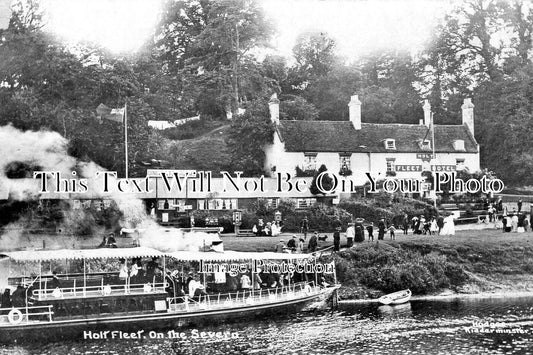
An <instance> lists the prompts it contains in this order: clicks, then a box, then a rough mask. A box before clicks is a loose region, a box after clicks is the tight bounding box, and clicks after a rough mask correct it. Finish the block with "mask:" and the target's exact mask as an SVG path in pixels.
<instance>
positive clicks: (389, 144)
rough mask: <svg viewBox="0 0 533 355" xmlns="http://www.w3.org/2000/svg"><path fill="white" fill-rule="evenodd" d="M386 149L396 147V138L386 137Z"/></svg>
mask: <svg viewBox="0 0 533 355" xmlns="http://www.w3.org/2000/svg"><path fill="white" fill-rule="evenodd" d="M384 142H385V149H396V140H394V139H390V138H388V139H385V141H384Z"/></svg>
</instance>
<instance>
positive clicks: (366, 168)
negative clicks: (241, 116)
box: [264, 95, 480, 185]
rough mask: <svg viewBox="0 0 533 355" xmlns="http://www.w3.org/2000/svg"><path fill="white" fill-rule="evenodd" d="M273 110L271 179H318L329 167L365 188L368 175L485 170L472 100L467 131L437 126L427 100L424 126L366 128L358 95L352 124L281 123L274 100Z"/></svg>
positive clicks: (351, 108)
mask: <svg viewBox="0 0 533 355" xmlns="http://www.w3.org/2000/svg"><path fill="white" fill-rule="evenodd" d="M269 104H270V114H271V119H272V121H273V122H274V123H275V125H276V133H275V134H274V142H273V144H270V145H268V146H266V147H265V154H266V159H265V166H264V168H265V172H267V173H269V174H271V175H272V174H273V173H277V172H283V173H284V172H286V173H289V174H291V175H293V174H297V170H299V173H300V174H301V173H302V171H304V172H306V173H307V174H312V172H313V171H315V170H317V169H318V168H319V167H320V165H322V164H324V165H325V166H326V167H327V168H328V171H329V172H330V173H334V174H338V175H342V176H346V177H347V178H349V179H350V180H352V181H354V182H355V183H356V184H359V185H363V184H364V183H365V182H367V181H368V178H367V176H366V173H370V174H371V175H372V176H373V177H375V178H376V179H382V178H385V177H386V176H390V175H393V176H396V177H398V178H414V179H420V178H421V176H422V172H423V171H448V172H450V171H458V170H464V169H466V170H468V171H469V172H475V171H478V170H480V164H479V145H478V144H477V142H476V140H475V138H474V105H473V104H472V102H471V100H470V99H465V100H464V104H463V106H462V109H463V114H462V125H432V124H431V107H430V105H429V102H427V100H426V101H425V104H424V106H423V108H424V119H423V120H421V121H420V124H418V125H416V124H392V123H391V124H375V123H363V122H361V102H360V101H359V98H358V96H357V95H354V96H352V98H351V101H350V103H349V105H348V106H349V117H350V120H349V121H290V120H282V121H280V120H279V101H278V100H277V98H276V97H275V96H273V98H272V99H271V100H270V103H269ZM297 167H298V169H297Z"/></svg>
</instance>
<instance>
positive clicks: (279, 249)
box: [274, 231, 340, 254]
mask: <svg viewBox="0 0 533 355" xmlns="http://www.w3.org/2000/svg"><path fill="white" fill-rule="evenodd" d="M318 238H319V235H318V231H315V232H314V233H313V234H312V235H311V237H310V238H309V242H308V244H307V252H308V253H314V252H315V251H317V248H318ZM339 240H340V237H339ZM305 241H306V238H305V236H303V237H301V238H297V237H296V235H295V234H293V235H292V238H291V239H289V240H288V241H287V244H285V241H284V240H283V239H280V241H279V242H278V243H277V244H276V245H274V251H275V252H276V253H296V254H301V253H303V252H304V249H305Z"/></svg>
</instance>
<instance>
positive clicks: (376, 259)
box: [336, 245, 468, 294]
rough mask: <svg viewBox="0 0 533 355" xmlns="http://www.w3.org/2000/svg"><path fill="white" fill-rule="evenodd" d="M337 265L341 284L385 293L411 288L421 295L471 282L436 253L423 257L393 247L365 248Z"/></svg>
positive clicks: (341, 258) (347, 254) (342, 256)
mask: <svg viewBox="0 0 533 355" xmlns="http://www.w3.org/2000/svg"><path fill="white" fill-rule="evenodd" d="M336 264H337V275H338V277H339V281H340V282H342V283H348V284H349V283H353V282H354V281H355V280H358V281H359V282H360V283H361V284H363V285H365V286H367V287H371V288H375V289H378V290H381V291H383V292H394V291H398V290H401V289H405V288H409V289H411V291H413V292H414V293H419V294H421V293H427V292H432V291H436V290H438V289H441V288H447V287H451V286H453V287H457V286H460V285H462V284H463V283H464V282H466V281H467V279H468V276H467V275H466V273H465V271H464V270H463V269H462V268H461V267H460V266H459V265H458V264H455V263H453V262H450V261H448V259H447V257H446V256H444V255H441V254H439V253H436V252H431V253H429V254H426V255H422V254H421V253H420V252H418V251H413V250H403V249H401V248H396V247H393V246H391V245H371V246H362V247H360V248H357V249H356V250H354V249H352V250H348V251H345V252H342V253H340V254H339V256H338V257H337V260H336Z"/></svg>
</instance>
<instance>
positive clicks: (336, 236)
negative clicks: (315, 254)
mask: <svg viewBox="0 0 533 355" xmlns="http://www.w3.org/2000/svg"><path fill="white" fill-rule="evenodd" d="M340 230H341V228H340V227H337V228H336V229H335V232H333V251H339V250H340V249H341V232H340Z"/></svg>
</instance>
